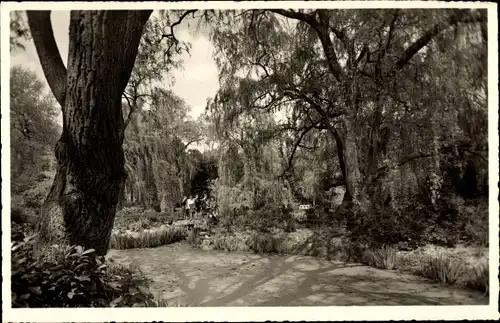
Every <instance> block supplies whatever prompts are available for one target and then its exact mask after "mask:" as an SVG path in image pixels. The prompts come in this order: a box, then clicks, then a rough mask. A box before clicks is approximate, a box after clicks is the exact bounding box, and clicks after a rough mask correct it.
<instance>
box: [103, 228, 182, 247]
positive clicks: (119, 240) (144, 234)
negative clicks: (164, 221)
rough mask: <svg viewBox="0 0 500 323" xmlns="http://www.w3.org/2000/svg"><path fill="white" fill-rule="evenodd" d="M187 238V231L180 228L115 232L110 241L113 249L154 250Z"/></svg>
mask: <svg viewBox="0 0 500 323" xmlns="http://www.w3.org/2000/svg"><path fill="white" fill-rule="evenodd" d="M185 238H186V229H185V228H184V227H180V226H169V227H160V228H158V229H155V230H152V229H146V230H143V231H141V232H132V231H126V232H124V233H121V232H113V233H112V234H111V239H110V248H111V249H119V250H121V249H133V248H154V247H158V246H162V245H166V244H171V243H175V242H178V241H181V240H184V239H185Z"/></svg>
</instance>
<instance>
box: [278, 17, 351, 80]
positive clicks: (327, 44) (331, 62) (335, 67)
mask: <svg viewBox="0 0 500 323" xmlns="http://www.w3.org/2000/svg"><path fill="white" fill-rule="evenodd" d="M270 11H271V12H274V13H277V14H279V15H282V16H284V17H287V18H291V19H296V20H301V21H304V22H305V23H307V24H308V25H309V26H310V27H311V28H312V29H314V30H315V31H316V33H317V34H318V38H319V40H320V41H321V45H322V46H323V50H324V52H325V56H326V58H327V61H328V67H329V68H330V72H331V73H332V74H333V76H334V77H335V79H336V80H337V81H340V80H341V79H342V78H343V73H342V68H341V67H340V64H339V62H338V59H337V54H336V53H335V49H334V47H333V43H332V41H331V39H330V30H329V23H328V18H329V17H328V13H327V11H326V10H318V15H319V19H320V21H319V22H318V21H317V20H316V19H315V18H314V16H312V15H308V14H305V13H303V12H297V11H294V10H291V9H290V10H284V9H270Z"/></svg>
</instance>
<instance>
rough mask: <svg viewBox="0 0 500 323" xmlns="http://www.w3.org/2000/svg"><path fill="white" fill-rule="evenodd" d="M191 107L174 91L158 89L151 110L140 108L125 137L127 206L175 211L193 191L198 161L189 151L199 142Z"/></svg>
mask: <svg viewBox="0 0 500 323" xmlns="http://www.w3.org/2000/svg"><path fill="white" fill-rule="evenodd" d="M187 112H188V106H187V105H186V104H185V102H184V101H183V100H182V99H180V98H178V97H177V96H175V94H173V93H172V92H170V91H165V90H162V89H156V90H155V91H154V93H153V100H152V104H151V106H150V108H149V109H147V110H146V109H144V108H141V107H139V109H138V111H136V112H135V113H134V115H133V116H132V121H131V123H130V126H129V127H128V128H127V131H126V134H125V143H124V150H125V161H126V163H125V169H126V171H127V174H128V178H127V181H126V184H125V191H124V197H123V200H124V203H125V204H128V205H141V206H142V207H144V208H145V209H155V210H157V211H166V210H172V208H173V207H174V206H175V205H176V204H177V203H179V202H180V201H181V200H182V197H183V196H184V195H186V194H187V193H188V192H189V191H190V183H191V180H192V178H193V176H194V174H195V171H196V169H195V161H194V160H193V159H192V158H191V157H190V154H188V151H187V148H188V147H189V145H190V144H191V143H193V142H194V141H196V140H198V139H199V136H200V129H199V128H198V127H197V123H196V122H194V121H193V120H191V119H190V118H188V116H187Z"/></svg>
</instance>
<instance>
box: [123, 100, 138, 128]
mask: <svg viewBox="0 0 500 323" xmlns="http://www.w3.org/2000/svg"><path fill="white" fill-rule="evenodd" d="M123 97H124V98H125V100H126V101H127V103H128V106H129V108H130V109H129V112H128V115H127V119H126V120H125V122H124V123H123V131H125V129H127V126H128V124H129V123H130V120H132V114H133V113H134V112H135V110H136V108H135V106H133V105H132V103H131V102H130V100H129V98H128V96H127V95H126V94H125V92H124V93H123Z"/></svg>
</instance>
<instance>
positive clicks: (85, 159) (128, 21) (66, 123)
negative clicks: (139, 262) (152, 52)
mask: <svg viewBox="0 0 500 323" xmlns="http://www.w3.org/2000/svg"><path fill="white" fill-rule="evenodd" d="M150 14H151V11H126V10H123V11H72V12H71V16H70V44H69V58H68V70H67V72H66V73H64V74H62V73H59V74H57V75H54V73H51V72H53V71H58V72H60V71H61V66H60V65H59V66H58V68H54V67H53V66H52V65H53V64H57V62H54V59H53V58H52V57H50V56H48V55H46V54H47V53H46V52H47V51H45V50H44V47H45V45H46V44H51V43H52V41H53V35H46V34H43V33H41V32H40V26H39V25H37V24H39V23H42V25H44V26H47V25H50V16H49V15H50V13H49V15H47V12H45V13H44V12H42V13H41V14H40V12H31V15H30V13H28V16H29V18H30V28H31V30H32V31H35V33H33V37H34V39H35V45H36V47H37V51H38V54H39V57H40V61H41V62H42V66H43V67H44V65H45V66H47V68H45V67H44V72H45V74H46V77H47V79H48V81H49V85H51V83H52V85H51V89H52V91H53V93H54V95H55V96H56V99H57V100H58V102H60V103H61V106H62V109H63V133H62V136H61V138H60V140H59V142H58V143H57V145H56V158H57V161H58V167H57V173H56V176H55V179H54V183H53V186H52V189H51V191H50V193H49V195H48V197H47V199H46V201H45V203H44V207H43V208H42V216H41V221H40V223H39V229H40V233H41V237H42V238H43V239H44V240H53V238H54V237H55V238H58V239H59V238H63V239H65V240H66V242H69V243H70V244H76V245H81V246H83V247H85V248H93V249H95V250H96V253H97V254H99V255H104V254H106V252H107V250H108V245H109V237H110V234H111V229H112V227H113V222H114V217H115V213H116V206H117V203H118V198H119V196H120V194H121V192H122V191H123V187H124V183H125V179H126V174H125V172H124V154H123V148H122V143H123V123H124V121H123V116H122V109H121V95H122V93H123V91H124V89H125V86H126V84H127V82H128V79H129V77H130V73H131V71H132V68H133V66H134V61H135V56H136V54H137V49H138V46H139V41H140V38H141V34H142V28H143V26H144V24H145V23H146V21H147V19H148V18H149V16H150ZM32 18H35V19H32ZM36 18H40V19H36ZM42 18H43V19H42ZM47 18H48V19H47ZM47 38H49V39H48V42H47ZM50 38H51V39H50ZM59 78H62V79H63V80H65V82H64V81H61V80H60V79H59ZM50 79H55V80H56V81H57V82H54V81H52V82H51V81H50ZM61 84H64V87H63V90H61ZM53 85H54V86H53ZM61 93H62V94H61Z"/></svg>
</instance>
